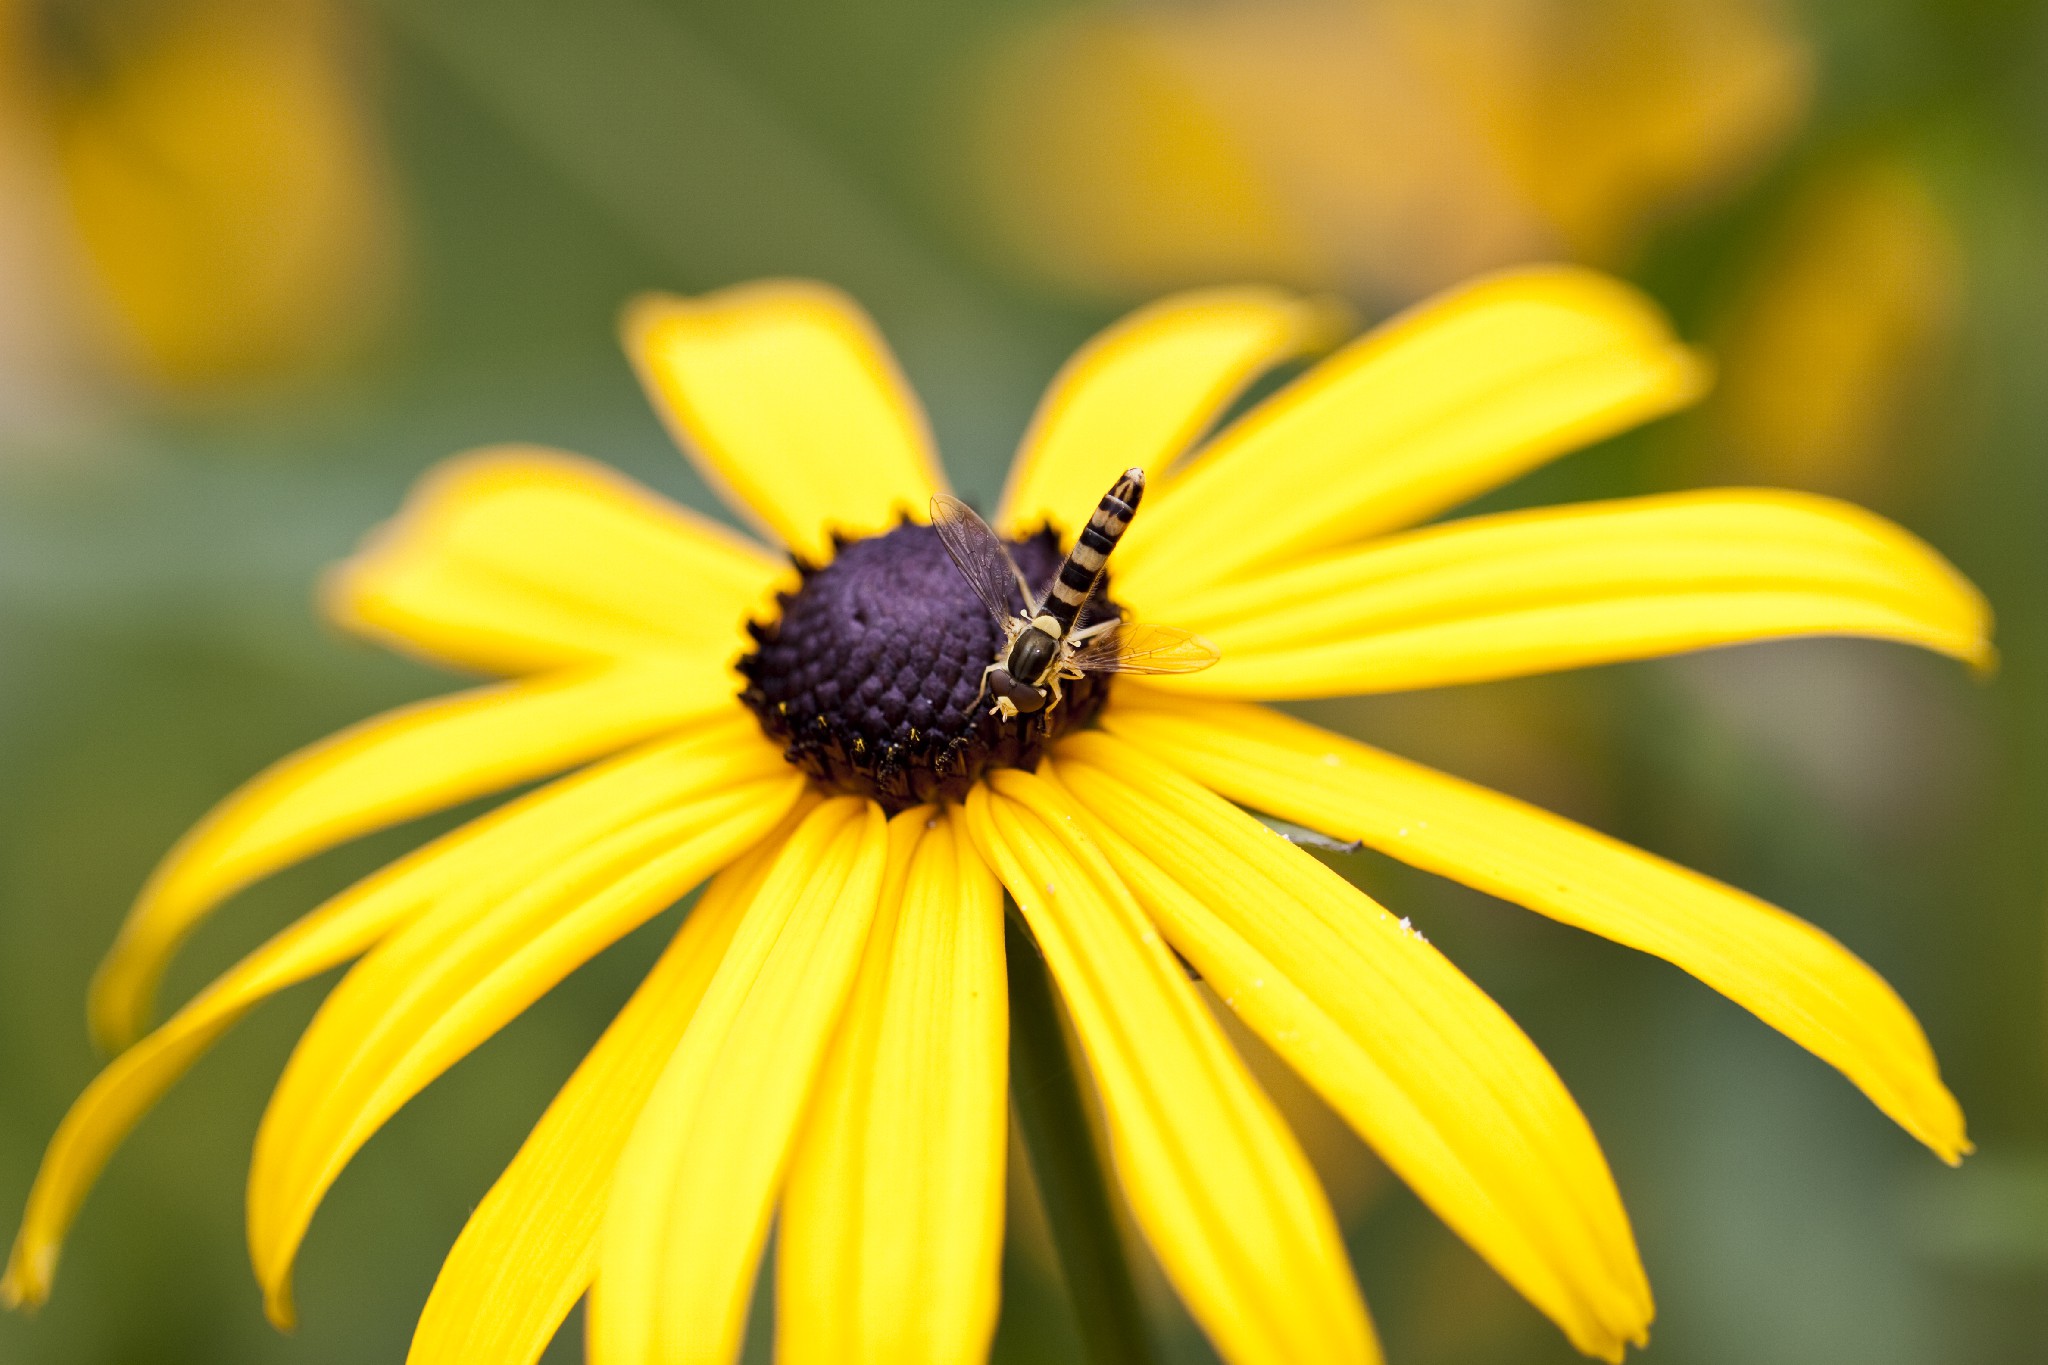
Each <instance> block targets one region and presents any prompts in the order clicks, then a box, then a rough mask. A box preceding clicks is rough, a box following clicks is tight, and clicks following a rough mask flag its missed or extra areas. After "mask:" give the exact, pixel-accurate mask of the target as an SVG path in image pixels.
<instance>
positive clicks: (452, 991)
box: [249, 767, 803, 1326]
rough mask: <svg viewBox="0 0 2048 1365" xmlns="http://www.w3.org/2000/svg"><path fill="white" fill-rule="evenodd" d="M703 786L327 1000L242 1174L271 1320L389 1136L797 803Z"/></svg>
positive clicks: (727, 778)
mask: <svg viewBox="0 0 2048 1365" xmlns="http://www.w3.org/2000/svg"><path fill="white" fill-rule="evenodd" d="M785 772H787V769H786V767H785ZM707 779H708V780H707V781H706V783H705V786H704V788H703V790H702V791H701V792H700V793H697V794H696V795H695V799H692V800H689V801H687V802H686V803H684V804H682V805H680V806H678V807H676V808H674V809H670V810H664V811H661V812H659V813H657V814H654V815H651V816H648V817H646V818H644V819H642V820H639V821H636V822H634V823H632V824H629V825H626V826H625V827H624V828H621V829H619V830H617V831H616V832H614V833H612V834H610V835H609V836H607V837H605V838H603V839H600V840H598V841H597V842H595V843H593V844H591V845H590V846H588V847H587V848H584V849H581V850H578V851H576V852H575V853H574V854H573V855H571V856H568V857H566V858H563V859H560V860H559V861H558V862H557V863H556V864H555V865H554V866H552V867H550V868H548V869H547V870H546V871H545V872H543V873H541V874H540V875H538V876H536V877H534V878H533V879H532V880H531V881H529V882H528V883H527V884H526V885H524V886H521V887H519V888H516V889H512V890H510V891H509V893H508V892H506V891H498V890H495V889H494V891H493V893H491V894H490V895H489V897H488V900H489V903H488V905H487V908H485V909H484V910H483V911H482V912H481V913H477V912H476V910H475V909H474V908H473V907H470V906H460V905H458V906H455V907H452V908H450V909H449V910H447V911H446V912H445V913H431V914H428V915H426V916H423V917H422V918H421V919H419V920H417V921H416V922H414V923H413V924H411V925H409V926H407V927H406V928H405V929H404V930H401V931H400V932H398V933H397V934H394V935H393V936H392V937H391V938H389V939H388V940H386V941H385V942H384V943H382V944H380V945H379V946H378V947H377V949H376V950H375V951H374V952H372V953H371V954H370V955H369V956H368V957H366V958H364V959H363V961H362V962H360V963H359V964H357V966H356V967H355V968H354V969H353V970H352V971H350V972H349V974H348V975H347V976H346V977H344V978H343V979H342V983H341V984H340V985H339V986H337V987H336V988H335V990H334V993H333V994H332V995H330V996H328V998H327V1001H326V1003H325V1004H323V1005H322V1006H321V1008H320V1012H319V1014H317V1015H316V1016H315V1017H314V1019H313V1022H312V1024H311V1025H309V1026H308V1028H307V1029H306V1033H305V1036H304V1037H302V1038H301V1039H300V1040H299V1045H298V1047H297V1049H296V1050H295V1051H294V1052H293V1053H292V1059H291V1061H290V1063H289V1064H288V1065H287V1066H286V1067H285V1072H284V1076H283V1077H282V1079H280V1080H279V1081H278V1085H277V1091H276V1093H275V1094H274V1095H273V1096H272V1097H271V1101H270V1106H269V1108H268V1109H267V1110H265V1112H264V1115H263V1123H262V1125H261V1127H260V1128H259V1129H258V1131H257V1135H256V1156H255V1160H254V1162H253V1163H252V1164H251V1166H250V1170H249V1248H250V1255H251V1259H252V1260H253V1261H254V1262H255V1267H256V1276H257V1279H258V1280H259V1281H260V1282H261V1283H262V1285H263V1289H264V1297H265V1305H266V1307H267V1309H268V1311H269V1313H270V1316H271V1319H272V1321H274V1322H276V1323H278V1324H279V1325H280V1326H284V1325H288V1324H289V1323H290V1322H291V1320H292V1306H291V1268H292V1261H293V1258H294V1257H295V1256H296V1254H297V1252H298V1247H299V1243H300V1241H301V1240H302V1239H303V1238H304V1236H305V1232H306V1228H307V1225H308V1224H309V1223H311V1221H312V1218H313V1212H314V1210H315V1209H317V1208H318V1207H319V1204H320V1200H321V1198H322V1197H323V1196H324V1195H325V1194H326V1192H327V1189H328V1187H329V1186H331V1185H332V1184H333V1182H334V1180H335V1178H336V1177H337V1176H338V1175H340V1174H341V1170H342V1168H343V1167H344V1166H345V1165H347V1163H348V1161H349V1159H350V1158H351V1157H352V1156H354V1155H355V1153H356V1151H357V1150H358V1149H360V1148H361V1146H362V1144H363V1143H365V1142H367V1141H368V1140H369V1139H370V1137H371V1135H373V1134H374V1133H375V1132H376V1131H377V1129H378V1128H380V1127H382V1126H383V1124H384V1121H385V1120H386V1119H388V1118H389V1117H390V1116H391V1115H392V1114H394V1113H396V1112H397V1111H398V1109H399V1107H400V1106H402V1105H403V1104H404V1103H405V1102H406V1101H407V1100H409V1099H411V1098H412V1097H413V1096H414V1095H416V1094H418V1093H419V1092H420V1090H422V1089H423V1088H425V1087H426V1085H427V1084H428V1083H429V1082H431V1081H432V1080H433V1079H434V1078H435V1077H437V1076H439V1075H440V1074H441V1073H442V1072H443V1071H445V1070H446V1069H447V1068H448V1067H449V1066H451V1065H453V1064H454V1063H455V1062H456V1061H458V1060H460V1059H461V1058H462V1057H464V1056H466V1055H467V1054H468V1053H469V1051H470V1050H471V1049H472V1048H474V1047H476V1045H477V1044H479V1043H481V1042H483V1041H484V1040H485V1039H486V1038H489V1037H490V1036H491V1035H492V1034H493V1033H495V1032H497V1030H498V1029H500V1028H502V1027H504V1025H505V1024H507V1023H508V1022H510V1021H511V1020H512V1019H513V1018H515V1017H516V1016H517V1015H518V1014H519V1013H520V1012H521V1011H522V1010H524V1009H525V1008H526V1007H527V1006H528V1005H530V1004H532V1003H533V1002H534V1001H535V1000H537V999H538V998H540V996H542V995H543V994H545V993H546V992H547V991H549V990H551V989H552V988H553V987H554V986H555V985H556V984H557V983H558V982H560V981H561V980H562V978H563V977H565V976H567V975H568V974H569V973H570V972H572V971H574V970H575V969H576V968H577V967H580V966H582V965H583V964H584V963H585V962H587V961H589V960H590V959H591V958H592V957H594V956H596V955H597V953H599V952H600V951H602V950H603V949H604V948H606V947H608V946H610V945H611V944H612V943H614V942H616V941H617V940H618V939H619V938H621V937H623V936H624V935H625V934H627V933H630V932H631V931H632V930H634V929H636V928H638V927H639V926H640V925H642V924H644V923H645V922H646V921H647V920H648V919H650V918H652V917H653V916H654V915H656V914H659V913H660V912H661V911H662V910H663V909H665V908H666V907H668V906H669V905H672V904H673V903H674V902H675V901H676V900H677V899H678V898H680V897H681V896H682V895H683V894H685V893H686V892H688V891H689V890H690V888H692V887H693V886H695V885H696V884H697V883H698V882H700V881H702V880H703V879H704V878H705V877H706V876H708V875H709V874H710V873H712V872H714V871H716V870H717V869H718V868H720V867H723V866H724V865H725V864H727V863H729V862H731V861H732V860H733V859H734V858H735V857H736V856H737V855H738V854H739V853H740V852H742V851H743V850H745V849H747V848H749V847H751V846H752V845H754V844H755V843H757V842H759V841H760V840H761V839H762V838H763V837H764V836H765V835H766V834H767V833H768V831H769V830H770V829H772V828H773V827H774V825H775V823H776V821H778V820H780V819H781V818H782V816H783V814H784V813H785V812H786V811H787V810H788V809H789V808H790V806H791V805H792V804H793V803H794V802H795V801H796V800H797V798H798V797H799V795H800V794H801V792H802V790H803V787H802V779H801V778H799V777H797V776H796V775H794V774H789V775H787V776H777V777H771V778H769V779H767V780H761V779H760V778H759V777H757V776H755V775H754V774H748V773H745V772H743V771H739V770H731V771H727V772H724V773H720V774H716V775H712V774H707ZM480 899H481V898H480Z"/></svg>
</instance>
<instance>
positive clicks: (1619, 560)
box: [1157, 490, 1991, 697]
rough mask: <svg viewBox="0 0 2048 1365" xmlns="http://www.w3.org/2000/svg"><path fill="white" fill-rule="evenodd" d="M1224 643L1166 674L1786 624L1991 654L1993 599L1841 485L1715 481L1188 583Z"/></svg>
mask: <svg viewBox="0 0 2048 1365" xmlns="http://www.w3.org/2000/svg"><path fill="white" fill-rule="evenodd" d="M1173 621H1174V624H1175V625H1178V626H1184V627H1187V628H1189V629H1192V630H1196V631H1199V632H1201V633H1202V634H1203V635H1204V636H1206V637H1208V638H1209V639H1210V640H1212V641H1214V642H1215V644H1216V645H1217V647H1218V648H1219V649H1221V650H1222V651H1223V658H1222V660H1221V661H1220V662H1219V663H1218V664H1217V665H1216V666H1215V667H1213V668H1211V669H1208V670H1207V671H1205V672H1202V673H1195V674H1187V675H1184V676H1183V677H1180V678H1174V679H1170V680H1161V681H1160V682H1159V683H1158V684H1157V685H1158V686H1160V687H1163V688H1167V689H1169V690H1174V691H1182V692H1191V693H1200V694H1204V695H1211V696H1236V697H1315V696H1335V695H1345V694H1351V693H1360V692H1387V691H1394V690H1397V689H1401V688H1415V687H1437V686H1442V685H1445V684H1448V683H1463V682H1478V681H1482V680H1485V679H1490V678H1504V677H1513V676H1517V675H1520V674H1525V673H1539V672H1545V671H1549V670H1553V669H1561V668H1579V667H1583V666H1586V665H1588V664H1603V663H1613V662H1617V661H1619V660H1624V659H1642V658H1649V657H1653V656H1657V655H1663V654H1673V653H1678V652H1680V651H1683V650H1689V649H1703V648H1707V647H1709V646H1714V645H1728V644H1738V643H1741V642H1743V641H1747V640H1760V639H1771V638H1782V637H1785V636H1792V635H1865V636H1875V637H1879V638H1884V639H1892V640H1900V641H1904V642H1906V643H1908V644H1917V645H1922V646H1925V647H1926V648H1929V649H1936V650H1940V651H1941V652H1943V653H1945V654H1952V655H1955V656H1956V657H1958V658H1961V659H1966V660H1969V661H1970V662H1972V663H1975V664H1978V665H1980V666H1983V665H1987V664H1988V663H1989V662H1990V659H1991V645H1990V640H1989V638H1988V637H1989V632H1990V629H1991V613H1990V609H1989V607H1988V606H1987V605H1986V604H1985V602H1984V599H1983V596H1982V595H1981V594H1980V593H1978V592H1977V590H1976V589H1975V588H1974V587H1972V586H1971V585H1970V583H1969V581H1968V580H1967V579H1965V578H1964V577H1963V576H1962V575H1961V574H1959V573H1957V572H1956V570H1955V569H1954V568H1953V567H1952V566H1951V565H1950V564H1949V563H1948V562H1947V561H1946V560H1944V559H1943V558H1942V557H1941V556H1940V555H1938V554H1936V553H1935V552H1934V551H1933V550H1932V549H1931V548H1929V547H1928V546H1927V545H1926V544H1925V543H1924V542H1922V541H1920V540H1918V539H1917V538H1915V537H1914V536H1912V535H1910V534H1908V533H1907V532H1905V531H1903V530H1901V529H1900V528H1899V527H1897V526H1895V525H1893V524H1892V523H1890V522H1888V521H1885V520H1884V519H1883V518H1881V517H1877V516H1873V515H1872V514H1870V513H1868V512H1865V511H1863V510H1862V509H1860V508H1857V507H1852V506H1850V505H1849V504H1847V503H1842V502H1836V501H1834V500H1832V499H1828V498H1819V497H1813V496H1810V495H1807V494H1803V493H1780V492H1773V491H1767V490H1723V491H1712V492H1702V493H1681V494H1674V495H1667V496H1663V497H1649V498H1627V499H1620V500H1617V501H1614V502H1603V503H1588V504H1582V505H1579V506H1572V507H1546V508H1542V509H1539V510H1536V511H1530V512H1511V513H1507V514H1505V515H1501V516H1488V517H1473V518H1471V519H1470V520H1468V521H1458V522H1451V523H1448V524H1446V525H1442V526H1433V527H1430V528H1428V529H1426V530H1422V531H1416V532H1412V533H1410V534H1408V535H1404V536H1396V537H1393V538H1392V539H1389V540H1384V541H1381V542H1379V543H1377V544H1374V545H1368V546H1365V547H1362V548H1359V549H1355V550H1341V551H1337V552H1335V553H1332V554H1328V555H1323V556H1319V557H1317V558H1314V559H1310V560H1307V561H1305V562H1302V563H1300V564H1297V565H1294V566H1291V567H1288V568H1284V569H1280V570H1278V571H1276V572H1273V573H1267V574H1248V575H1246V576H1244V577H1242V578H1239V579H1237V580H1234V581H1232V582H1230V583H1219V584H1214V585H1212V586H1210V587H1209V588H1206V589H1202V590H1198V591H1197V592H1195V593H1192V594H1190V596H1189V598H1188V600H1187V601H1186V602H1185V603H1183V604H1182V606H1181V607H1180V608H1179V609H1178V611H1177V613H1176V615H1175V616H1174V618H1173Z"/></svg>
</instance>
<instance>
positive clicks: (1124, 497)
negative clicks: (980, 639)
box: [1011, 469, 1145, 682]
mask: <svg viewBox="0 0 2048 1365" xmlns="http://www.w3.org/2000/svg"><path fill="white" fill-rule="evenodd" d="M1144 496H1145V471H1144V470H1142V469H1126V470H1125V471H1124V472H1123V477H1122V478H1120V479H1118V480H1117V481H1116V483H1115V484H1114V485H1113V486H1112V487H1111V488H1110V490H1109V491H1108V492H1107V493H1104V494H1103V495H1102V501H1101V502H1098V503H1097V504H1095V513H1094V515H1093V516H1091V517H1089V518H1088V524H1087V525H1086V526H1084V527H1082V528H1081V534H1080V536H1079V537H1078V538H1077V539H1076V540H1075V541H1074V548H1073V549H1072V550H1071V551H1070V552H1068V554H1067V561H1066V563H1064V564H1062V565H1060V571H1059V573H1058V574H1057V575H1056V576H1055V577H1054V578H1053V581H1052V589H1051V591H1049V592H1047V593H1046V595H1045V601H1044V603H1043V604H1042V605H1040V607H1039V609H1038V610H1039V613H1040V614H1041V615H1043V616H1049V617H1051V618H1052V619H1053V621H1054V622H1055V623H1056V624H1057V625H1058V627H1059V629H1057V630H1056V631H1053V632H1051V633H1052V635H1053V636H1054V637H1055V638H1056V639H1061V640H1064V639H1065V638H1066V637H1067V635H1068V633H1069V632H1071V631H1072V630H1073V629H1074V622H1075V621H1077V620H1079V619H1080V616H1081V609H1082V608H1083V607H1085V606H1087V605H1088V599H1089V598H1090V597H1093V596H1094V595H1095V589H1096V587H1097V585H1098V584H1100V583H1101V582H1102V570H1103V566H1104V565H1106V564H1107V563H1108V562H1109V552H1110V551H1111V550H1114V549H1115V548H1116V543H1117V542H1118V541H1119V540H1122V539H1123V535H1124V531H1125V529H1126V528H1127V527H1129V526H1130V524H1131V518H1132V517H1133V516H1136V515H1137V512H1138V500H1139V499H1140V498H1143V497H1144ZM1011 672H1012V675H1013V676H1024V675H1018V674H1016V671H1015V669H1012V670H1011ZM1030 680H1031V681H1033V682H1036V681H1038V680H1039V679H1038V677H1037V675H1030Z"/></svg>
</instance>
